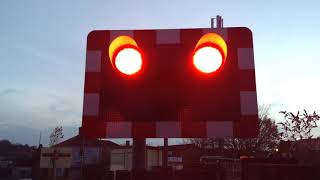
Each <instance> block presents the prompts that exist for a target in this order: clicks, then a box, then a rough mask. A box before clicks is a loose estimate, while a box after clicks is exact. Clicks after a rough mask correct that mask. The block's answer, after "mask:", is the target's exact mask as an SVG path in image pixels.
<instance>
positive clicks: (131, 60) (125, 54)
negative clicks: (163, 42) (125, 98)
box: [115, 48, 142, 75]
mask: <svg viewBox="0 0 320 180" xmlns="http://www.w3.org/2000/svg"><path fill="white" fill-rule="evenodd" d="M115 66H116V68H117V69H118V70H119V71H120V72H122V73H123V74H127V75H132V74H135V73H137V72H138V71H139V70H140V69H141V66H142V57H141V54H140V52H139V51H137V50H136V49H134V48H124V49H122V50H121V51H119V52H118V54H117V55H116V58H115Z"/></svg>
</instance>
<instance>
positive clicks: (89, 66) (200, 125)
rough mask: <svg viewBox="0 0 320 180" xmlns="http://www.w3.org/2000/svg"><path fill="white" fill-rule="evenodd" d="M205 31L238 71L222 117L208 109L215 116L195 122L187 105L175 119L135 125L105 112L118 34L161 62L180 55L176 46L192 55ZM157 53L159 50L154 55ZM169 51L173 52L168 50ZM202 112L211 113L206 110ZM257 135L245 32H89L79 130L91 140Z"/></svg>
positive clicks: (251, 60)
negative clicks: (217, 38)
mask: <svg viewBox="0 0 320 180" xmlns="http://www.w3.org/2000/svg"><path fill="white" fill-rule="evenodd" d="M208 32H215V33H217V34H219V35H220V36H221V37H223V38H224V40H225V41H226V43H227V46H228V57H227V61H226V62H228V61H232V63H233V64H230V68H234V69H235V70H234V73H236V75H233V78H234V79H235V80H234V82H235V84H236V85H235V86H234V87H235V88H233V90H230V92H231V91H232V92H234V91H236V93H235V96H234V98H232V99H231V100H230V102H232V103H229V104H227V105H223V106H224V107H223V113H221V111H220V110H219V108H218V109H217V108H216V107H212V111H216V112H217V114H218V115H217V116H216V117H214V118H213V119H206V120H205V121H203V120H202V121H197V120H196V119H193V118H192V113H193V109H192V108H189V107H188V106H186V107H182V108H181V109H180V111H179V112H178V113H177V116H176V117H177V118H172V119H163V120H159V119H157V120H153V119H145V120H142V121H137V120H135V119H130V118H128V117H126V116H124V115H123V114H122V113H121V111H118V110H117V109H116V108H115V110H114V109H113V110H112V109H106V104H108V98H107V97H106V96H105V91H106V89H110V88H112V86H113V84H112V83H110V82H109V83H108V82H106V79H107V76H108V75H110V73H111V70H110V67H109V66H111V64H110V60H109V54H108V48H109V44H110V43H111V42H112V40H113V39H115V38H116V37H118V36H120V35H127V36H130V37H132V38H133V39H135V41H136V42H137V44H138V45H139V47H141V48H142V49H143V50H145V51H152V52H148V53H149V54H148V53H146V54H147V55H146V56H147V58H149V59H151V58H153V57H154V58H159V56H163V57H162V58H163V59H165V58H166V57H167V56H168V54H170V53H171V54H175V53H179V52H178V51H179V48H177V47H179V46H182V47H184V48H185V49H187V50H185V51H183V52H184V53H185V52H187V51H190V53H191V51H192V50H193V49H192V48H194V46H195V43H196V42H197V41H198V40H199V38H200V37H201V36H202V35H204V34H206V33H208ZM149 47H152V48H149ZM175 48H176V49H175ZM157 49H162V50H159V51H161V52H155V51H156V50H157ZM171 49H174V50H175V51H174V52H168V51H171ZM177 56H178V55H177ZM186 56H189V55H186ZM107 71H108V72H107ZM186 86H187V85H186ZM191 88H192V87H191ZM226 92H229V91H226ZM217 98H222V97H217ZM123 103H126V102H123ZM206 108H209V110H210V107H206ZM228 108H230V111H232V112H234V113H233V115H232V116H231V115H228ZM219 114H221V115H219ZM224 116H226V118H224ZM258 131H259V121H258V109H257V94H256V85H255V69H254V55H253V41H252V33H251V31H250V30H249V29H247V28H222V29H211V28H200V29H161V30H101V31H100V30H99V31H92V32H91V33H89V35H88V41H87V52H86V68H85V85H84V104H83V118H82V132H83V133H84V134H85V135H86V136H88V137H95V138H134V137H145V138H164V137H169V138H184V137H210V138H211V137H212V138H224V137H240V138H241V137H243V138H245V137H254V136H256V135H257V133H258Z"/></svg>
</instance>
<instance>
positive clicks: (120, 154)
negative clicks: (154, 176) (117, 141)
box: [110, 145, 163, 171]
mask: <svg viewBox="0 0 320 180" xmlns="http://www.w3.org/2000/svg"><path fill="white" fill-rule="evenodd" d="M162 154H163V149H162V148H160V147H152V146H146V153H145V159H146V163H145V169H146V170H148V171H150V170H152V169H153V168H154V167H159V166H162ZM132 159H133V148H132V146H128V145H127V146H122V147H117V148H114V149H113V150H112V151H111V161H110V170H111V171H117V170H127V171H131V170H132V164H133V160H132Z"/></svg>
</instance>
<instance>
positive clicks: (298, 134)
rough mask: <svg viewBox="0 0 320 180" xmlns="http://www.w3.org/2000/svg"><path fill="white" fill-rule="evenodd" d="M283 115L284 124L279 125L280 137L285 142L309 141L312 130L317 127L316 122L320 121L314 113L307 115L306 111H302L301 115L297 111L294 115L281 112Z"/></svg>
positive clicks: (319, 117)
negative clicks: (280, 129)
mask: <svg viewBox="0 0 320 180" xmlns="http://www.w3.org/2000/svg"><path fill="white" fill-rule="evenodd" d="M280 113H281V114H283V115H284V119H285V122H281V123H279V124H280V125H281V128H282V130H283V131H282V132H281V133H280V135H281V137H282V138H283V139H285V140H290V141H296V140H299V139H311V138H312V137H313V135H312V134H311V131H312V129H314V128H316V127H318V126H317V122H318V121H319V120H320V116H319V115H318V114H317V113H316V112H315V111H314V112H313V113H312V114H309V113H308V112H307V111H306V110H303V113H302V114H301V113H300V111H298V112H297V113H296V114H294V113H292V112H287V111H281V112H280Z"/></svg>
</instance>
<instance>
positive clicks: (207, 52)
mask: <svg viewBox="0 0 320 180" xmlns="http://www.w3.org/2000/svg"><path fill="white" fill-rule="evenodd" d="M226 57H227V44H226V43H225V41H224V40H223V38H222V37H221V36H219V35H218V34H216V33H207V34H205V35H203V36H202V37H201V38H200V40H199V41H198V43H197V45H196V47H195V50H194V54H193V64H194V66H195V67H196V69H198V70H199V71H201V72H203V73H206V74H210V73H213V72H216V71H218V70H219V69H220V68H221V67H222V66H223V65H224V63H225V61H226Z"/></svg>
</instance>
